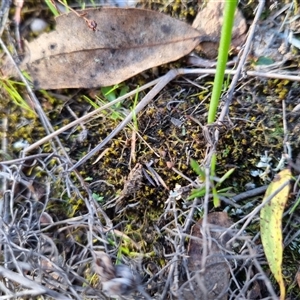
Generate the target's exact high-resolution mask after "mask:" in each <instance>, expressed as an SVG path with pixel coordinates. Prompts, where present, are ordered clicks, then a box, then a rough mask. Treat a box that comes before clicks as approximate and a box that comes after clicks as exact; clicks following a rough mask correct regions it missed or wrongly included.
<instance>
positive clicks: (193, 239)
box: [0, 0, 300, 300]
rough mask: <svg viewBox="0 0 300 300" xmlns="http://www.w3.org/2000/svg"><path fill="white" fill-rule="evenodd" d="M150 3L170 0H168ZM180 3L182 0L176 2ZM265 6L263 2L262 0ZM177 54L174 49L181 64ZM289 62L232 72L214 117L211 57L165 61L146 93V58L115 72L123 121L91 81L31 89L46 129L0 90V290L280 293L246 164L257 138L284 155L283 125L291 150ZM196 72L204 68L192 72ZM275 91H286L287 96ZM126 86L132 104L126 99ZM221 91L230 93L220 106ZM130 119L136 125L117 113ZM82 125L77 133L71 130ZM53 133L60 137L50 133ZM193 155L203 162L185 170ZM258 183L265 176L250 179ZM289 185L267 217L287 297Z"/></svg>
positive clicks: (217, 295) (108, 294)
mask: <svg viewBox="0 0 300 300" xmlns="http://www.w3.org/2000/svg"><path fill="white" fill-rule="evenodd" d="M29 2H31V1H30V0H28V1H25V5H27V4H28V3H29ZM151 2H152V1H151ZM175 2H176V3H175ZM196 2H198V1H197V0H196V1H193V3H196ZM152 3H153V5H162V6H164V7H168V8H170V7H171V8H172V9H173V8H174V9H175V6H176V5H177V3H178V1H168V5H166V3H167V2H165V3H154V2H152ZM190 3H191V1H190V0H189V1H187V2H186V1H184V0H183V1H181V3H180V6H181V7H185V6H187V7H188V6H189V5H190ZM215 3H216V2H215ZM33 4H34V5H36V3H33ZM249 5H250V6H252V5H253V9H254V8H255V5H254V4H249ZM262 5H263V4H262ZM241 6H242V7H244V5H243V4H241ZM247 6H248V5H247ZM260 6H261V4H260ZM175 12H176V9H175ZM243 12H244V11H243ZM265 12H266V13H269V9H268V8H267V7H265ZM70 14H71V13H70ZM257 15H258V19H260V17H259V16H260V15H259V14H257ZM23 17H24V16H23V15H22V18H23ZM85 17H88V16H87V15H85ZM266 18H267V19H268V17H266ZM24 19H25V18H24ZM287 19H288V18H287ZM88 20H90V21H91V22H90V23H88V24H89V25H90V27H89V26H88V24H87V23H86V22H85V20H84V19H83V18H81V17H79V16H77V21H82V23H85V30H86V32H89V33H92V34H93V33H97V30H98V28H99V21H98V20H97V21H95V23H93V21H94V19H92V18H89V19H88ZM47 21H48V20H47ZM251 22H252V15H251V18H249V16H248V18H247V24H249V25H250V24H251ZM190 23H192V20H190ZM277 25H278V24H277ZM21 27H22V22H21ZM251 27H252V26H251ZM93 29H94V30H95V32H93ZM146 31H147V32H148V31H149V29H147V30H146ZM254 31H255V30H253V32H254ZM200 35H201V36H203V35H205V34H203V33H201V34H200ZM249 36H250V35H249ZM70 37H71V36H70ZM250 40H251V39H250ZM1 41H2V40H1ZM1 45H2V44H1ZM246 48H247V47H245V49H246ZM80 51H81V50H79V52H80ZM91 51H92V50H91ZM246 52H247V51H246ZM294 54H295V53H294ZM42 59H43V58H40V60H42ZM37 61H39V59H38V60H37ZM37 61H35V63H34V65H35V64H36V63H37ZM285 63H286V62H285ZM294 63H296V57H295V56H293V64H294ZM181 64H184V62H183V61H181V62H180V67H179V68H181V67H182V66H181ZM246 64H247V65H246ZM174 65H175V68H178V65H179V62H176V64H172V67H171V68H173V67H174ZM240 65H241V66H243V69H244V70H246V69H247V68H248V66H249V64H248V61H244V62H243V63H242V64H240ZM3 67H5V66H3ZM285 67H286V69H285V70H276V71H275V72H274V73H258V72H253V71H251V70H250V71H247V72H245V73H244V76H245V77H240V76H239V82H238V83H237V85H236V87H235V88H234V97H233V99H232V102H231V105H230V107H229V108H230V110H229V111H228V113H226V114H225V118H224V119H222V120H218V122H217V123H216V124H213V125H212V126H206V115H207V110H208V109H207V108H208V106H209V101H208V99H209V96H210V92H211V77H212V76H208V74H211V75H214V74H215V70H214V69H211V70H199V69H198V70H192V69H183V68H181V69H176V70H172V71H171V74H169V75H171V76H169V77H168V76H166V77H165V76H164V77H162V78H161V79H163V80H162V81H161V83H159V85H158V88H156V90H155V93H156V94H155V93H154V91H153V90H152V91H150V93H152V96H151V97H150V96H148V97H145V98H143V97H144V92H142V90H143V91H144V89H146V87H145V86H140V81H139V79H140V78H141V77H142V79H145V78H146V79H147V81H148V79H149V78H151V75H150V76H149V77H146V76H148V75H149V73H150V72H145V73H144V74H142V75H141V76H137V77H136V78H137V79H136V78H132V80H128V81H127V82H126V83H124V84H125V85H127V87H128V90H130V89H132V88H135V87H136V86H137V85H138V86H139V87H138V88H137V89H136V90H135V91H132V92H131V93H129V94H127V95H125V97H124V98H122V97H121V98H120V99H123V102H122V104H121V105H120V106H121V107H122V112H124V116H125V119H124V120H123V121H124V122H122V124H121V126H118V124H117V122H115V119H114V120H112V118H110V114H109V113H110V111H114V110H116V112H117V113H119V112H118V111H117V107H116V105H115V103H116V102H114V100H113V102H111V103H107V104H104V105H103V106H101V108H100V109H99V108H98V109H95V107H94V106H93V101H98V100H99V98H101V97H103V95H104V93H102V91H101V90H100V89H93V91H92V92H90V91H85V90H84V91H82V90H80V91H78V90H76V91H73V90H71V91H70V90H63V91H56V92H55V93H54V92H53V93H52V92H48V91H37V92H36V95H37V98H38V99H39V101H40V103H41V106H42V107H43V110H44V114H45V115H46V116H47V117H49V119H50V121H51V123H50V124H52V125H53V127H54V130H55V131H54V132H53V133H51V135H50V134H49V132H48V131H47V130H46V131H44V130H40V127H41V126H40V121H39V120H36V119H37V118H36V119H35V121H34V122H31V118H32V117H30V116H29V115H28V114H26V113H24V111H25V109H24V108H20V107H18V106H16V105H14V103H11V102H12V101H11V98H10V97H8V96H7V94H5V96H3V95H2V94H1V96H0V105H1V118H2V119H3V121H2V122H1V125H3V126H2V127H3V132H4V133H7V134H6V139H7V142H6V144H7V145H8V147H7V149H5V147H4V148H2V152H3V153H2V161H1V162H0V179H1V184H3V185H2V190H1V199H0V201H1V202H0V208H3V210H2V212H1V218H0V242H1V250H2V251H3V255H2V256H1V263H2V264H3V266H5V267H3V268H0V272H1V275H2V278H1V280H0V298H5V299H20V300H21V299H25V298H26V299H27V298H29V297H30V298H35V297H36V298H37V297H38V298H41V299H42V298H43V299H45V300H49V299H53V298H55V299H95V298H97V299H103V300H104V299H109V298H110V299H111V298H112V297H114V298H119V299H127V300H129V299H130V300H133V299H136V300H137V299H139V300H142V299H153V300H166V299H168V300H170V299H178V300H179V299H190V298H192V299H199V298H200V297H201V299H204V298H207V299H222V300H223V299H224V300H225V299H253V300H254V299H256V300H258V299H272V300H273V299H278V295H279V294H280V290H279V288H278V284H277V282H276V280H275V278H273V275H272V274H271V268H270V266H269V262H268V261H267V259H266V255H265V254H264V252H263V249H262V241H261V238H260V236H259V233H260V221H259V212H260V209H261V208H262V207H263V204H261V202H262V201H261V199H262V197H261V196H260V195H261V193H263V190H264V189H265V188H266V186H267V185H268V183H269V182H268V181H266V182H265V181H263V179H262V178H260V177H256V178H252V177H251V176H250V175H249V173H250V171H252V170H253V169H255V170H256V168H257V162H258V161H259V160H260V158H261V156H262V155H263V153H265V150H268V151H269V152H268V153H269V156H270V157H272V162H273V163H274V164H276V162H277V161H279V160H280V157H281V155H282V152H284V155H285V150H282V148H283V146H286V145H285V142H284V141H283V136H285V137H287V138H288V140H289V142H291V143H290V147H291V148H292V149H293V152H294V151H295V152H296V154H297V153H298V152H299V146H298V145H299V126H298V123H299V122H298V115H299V114H298V113H297V111H294V110H296V108H297V106H298V105H299V101H300V99H299V97H298V95H299V90H300V88H299V83H298V82H297V81H299V80H300V77H299V72H298V70H295V69H293V70H292V72H291V69H290V68H289V67H290V65H285ZM168 68H169V66H167V71H168ZM25 69H26V68H25ZM77 69H79V67H77ZM157 69H158V73H157V74H159V75H160V74H161V73H164V74H165V73H167V71H166V66H161V67H160V68H157ZM284 72H287V73H284ZM235 73H237V74H239V72H238V71H236V70H233V71H232V70H227V73H226V74H228V75H229V76H228V81H226V83H224V93H225V94H226V91H227V87H228V85H227V84H228V83H229V82H230V75H232V74H235ZM157 74H155V77H156V75H157ZM192 74H195V75H196V76H200V75H201V76H200V77H199V78H197V79H195V75H192ZM48 75H49V74H48ZM72 75H73V76H75V73H74V74H72ZM178 75H179V76H180V77H178ZM144 76H145V77H144ZM251 76H254V78H253V77H251ZM263 76H265V78H263ZM288 76H289V77H288ZM268 77H269V79H267V78H268ZM49 78H50V75H49ZM275 78H276V79H275ZM5 80H6V79H5ZM149 80H151V79H149ZM158 81H160V79H158V80H156V81H155V82H156V83H157V82H158ZM144 82H145V80H142V84H143V83H144ZM151 84H152V85H153V82H152V83H151ZM151 84H150V85H151ZM150 85H148V88H149V86H150ZM114 88H116V89H118V87H114ZM108 89H112V88H108ZM286 90H287V91H288V92H285V91H286ZM0 93H1V92H0ZM22 93H23V95H24V94H25V93H24V90H23V91H22ZM282 93H283V94H284V93H286V94H285V96H284V97H283V98H282V97H281V96H280V95H281V94H282ZM90 94H94V95H96V97H94V98H92V100H90V101H89V103H86V102H84V101H83V100H82V95H84V97H85V98H87V95H88V96H89V95H90ZM118 94H119V91H117V92H116V95H118ZM135 94H139V96H140V98H139V99H138V101H139V103H141V102H143V103H141V104H142V105H140V106H135V105H133V106H132V100H133V99H132V98H133V97H134V96H135ZM154 94H155V95H154ZM130 95H131V96H130ZM25 96H26V95H25ZM103 98H105V97H103ZM58 99H60V100H61V102H60V101H58ZM120 99H117V100H118V101H120ZM124 99H125V100H124ZM282 99H283V100H282ZM101 100H102V99H101ZM225 102H226V97H224V98H222V102H221V104H222V106H223V104H224V103H225ZM66 103H67V104H66ZM99 103H101V105H102V103H104V101H103V102H100V101H99ZM113 103H114V104H113ZM97 105H98V103H97ZM146 105H148V106H147V107H146ZM97 107H99V105H98V106H97ZM108 107H109V108H110V109H109V110H107V111H105V112H104V111H103V110H104V108H108ZM67 108H68V109H67ZM93 109H95V110H93ZM133 110H135V112H134V111H133ZM70 111H72V112H73V113H70ZM285 111H287V113H288V114H287V115H286V114H285ZM130 112H131V113H130ZM291 112H293V113H292V114H290V113H291ZM99 115H101V116H99ZM120 115H121V114H120ZM227 117H228V118H227ZM74 119H75V120H76V121H74V122H72V121H73V120H74ZM131 119H133V120H134V125H137V126H134V127H131V126H128V127H127V126H125V125H126V124H127V123H129V122H130V120H131ZM5 120H8V122H5ZM174 120H175V121H176V122H174ZM177 121H178V122H177ZM30 122H31V123H30ZM68 122H70V123H69V124H68ZM284 122H287V127H284V125H283V124H282V123H284ZM5 124H6V126H7V124H8V127H7V128H6V127H5ZM79 125H80V126H81V127H80V126H79ZM115 126H116V127H115ZM283 127H284V129H283ZM132 128H134V130H135V131H136V132H137V136H136V137H135V139H136V140H135V143H136V144H135V146H134V147H133V146H132V144H131V143H130V137H131V138H132V136H133V135H132V130H133V129H132ZM286 128H288V129H287V130H286ZM121 129H122V130H121ZM38 130H40V131H38ZM216 130H219V131H221V134H220V139H219V140H218V142H216V141H215V140H214V137H215V135H214V133H215V132H216ZM45 132H46V133H45ZM50 132H52V130H50ZM110 132H112V133H113V134H114V135H112V136H113V138H112V136H110V137H109V133H110ZM116 132H117V133H118V135H117V136H115V135H116ZM61 133H63V134H61ZM81 133H84V136H85V138H84V139H80V138H79V136H80V135H81ZM58 134H60V135H59V140H60V141H61V143H62V144H61V145H59V144H57V143H58V141H57V140H58ZM3 135H5V134H3ZM45 135H48V136H46V138H44V137H45ZM53 137H56V138H57V139H56V140H54V139H53ZM106 137H108V138H106ZM16 140H17V141H16ZM49 141H50V142H49ZM15 142H17V143H16V144H18V145H28V144H29V145H30V146H29V147H28V148H26V149H24V150H23V151H22V152H20V150H19V149H12V147H10V146H9V145H10V144H15ZM99 143H100V144H101V143H102V146H100V148H101V147H103V148H104V147H105V148H104V149H103V150H104V151H103V152H101V155H100V156H99V160H96V161H94V163H91V160H89V161H85V162H84V163H82V161H81V164H77V167H78V166H79V165H80V168H78V169H76V168H75V165H74V164H75V162H76V161H78V160H79V159H81V158H82V157H84V155H86V153H88V151H89V150H90V149H93V148H94V147H97V145H100V144H99ZM213 143H215V144H218V145H217V148H216V149H215V152H214V153H215V155H216V157H217V161H218V165H217V169H216V172H213V173H210V172H211V171H210V170H209V167H210V166H209V156H210V154H211V153H212V152H213V151H211V150H212V148H211V146H212V145H213ZM2 144H3V145H5V139H3V140H2ZM130 147H131V149H130ZM133 148H134V149H133ZM132 149H133V151H135V153H134V154H135V155H134V157H135V159H133V160H131V159H130V158H131V157H133V156H131V154H132V153H131V151H132ZM62 150H66V151H65V153H64V152H63V151H62ZM130 150H131V151H130ZM41 152H42V153H41ZM33 153H38V154H33ZM7 155H9V156H10V157H9V158H7ZM20 156H21V157H22V158H16V157H20ZM269 156H268V157H269ZM191 158H193V159H195V160H196V161H197V162H198V163H199V165H201V168H202V167H203V173H204V174H205V175H206V176H203V177H202V178H201V176H199V175H198V176H197V178H196V179H195V177H196V176H195V174H193V172H192V170H191V164H190V161H191ZM3 159H8V160H7V161H3ZM291 159H292V158H291V157H290V158H289V160H291ZM149 162H151V164H150V163H149ZM72 164H73V166H72ZM148 164H149V165H148ZM271 164H272V163H270V161H269V160H268V169H267V170H268V172H269V173H268V176H266V177H265V178H267V177H268V178H270V179H271V178H273V176H274V173H275V172H276V173H277V171H274V169H275V165H271ZM288 164H290V162H289V161H288ZM141 166H142V167H141ZM144 166H145V167H144ZM70 168H73V169H72V172H70ZM232 168H235V172H234V173H232V174H230V176H229V178H228V181H227V180H226V183H225V186H224V188H230V192H228V193H222V194H219V192H218V191H219V190H217V196H219V199H220V207H219V208H217V209H216V207H214V206H213V196H214V195H213V193H212V191H213V186H214V182H215V183H217V182H219V183H220V184H221V183H222V188H223V184H224V183H223V182H222V177H223V175H224V174H226V173H227V172H228V170H230V169H232ZM130 170H131V171H130ZM293 173H294V171H293ZM75 176H76V177H75ZM296 176H298V175H295V177H296ZM212 177H213V178H212ZM206 178H207V179H206ZM159 179H161V180H159ZM5 181H6V182H5ZM151 181H152V183H151ZM163 182H164V183H165V186H164V185H163V184H162V183H163ZM187 184H188V185H187ZM227 185H228V186H227ZM261 185H264V187H263V188H259V187H260V186H261ZM201 186H203V187H204V193H203V194H202V195H200V196H199V197H195V198H194V199H192V200H189V196H190V195H191V190H192V189H193V188H194V189H195V188H197V187H201ZM166 187H167V188H166ZM252 188H254V190H252ZM248 189H249V190H248ZM245 190H247V192H243V191H245ZM117 191H121V193H120V195H118V192H117ZM297 193H298V195H296V194H297ZM204 194H205V195H204ZM2 195H3V197H2ZM168 195H169V196H168ZM122 196H125V197H126V198H124V197H122ZM118 197H119V198H118ZM110 199H113V202H114V204H115V202H116V200H117V203H116V204H117V205H119V207H120V208H121V210H120V211H118V213H116V211H115V209H111V208H110V206H109V203H108V202H109V200H110ZM297 199H299V187H298V186H297V184H294V187H293V193H290V195H289V199H288V200H289V201H287V203H286V209H287V213H286V214H285V215H283V216H282V218H280V217H278V215H277V217H276V222H277V223H278V220H279V219H281V220H280V221H282V224H283V228H282V229H281V228H280V230H282V236H283V237H284V238H283V244H284V247H282V249H283V250H284V251H283V263H282V272H283V274H284V284H285V285H286V294H287V297H289V299H297V297H299V295H300V292H299V287H298V285H299V282H300V280H299V278H300V276H299V270H298V265H297V264H298V262H299V253H300V250H299V248H300V247H299V233H300V231H299V216H298V215H297V210H296V208H298V204H299V203H298V202H299V200H297ZM272 200H273V199H272ZM274 200H275V199H274ZM286 200H287V198H286ZM237 201H238V204H237V203H235V202H237ZM297 203H298V204H297ZM2 204H3V206H2ZM291 204H292V205H293V208H294V213H292V211H291V209H290V207H291ZM116 210H118V209H116ZM221 210H222V211H221ZM225 211H226V212H227V213H225ZM286 216H287V217H286ZM198 220H200V221H198ZM272 222H273V221H272ZM233 224H234V225H233ZM191 225H194V226H193V227H192V229H191ZM277 228H279V227H278V226H277ZM229 239H230V241H229V242H228V240H229ZM199 279H200V280H199ZM295 285H296V286H295Z"/></svg>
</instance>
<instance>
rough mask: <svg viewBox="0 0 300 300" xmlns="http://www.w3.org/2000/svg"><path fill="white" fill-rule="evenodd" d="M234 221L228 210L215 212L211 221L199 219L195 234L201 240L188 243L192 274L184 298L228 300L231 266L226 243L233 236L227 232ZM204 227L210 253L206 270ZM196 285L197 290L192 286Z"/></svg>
mask: <svg viewBox="0 0 300 300" xmlns="http://www.w3.org/2000/svg"><path fill="white" fill-rule="evenodd" d="M232 224H233V222H232V221H231V219H230V218H229V217H228V215H227V213H225V212H214V213H210V214H208V215H207V224H206V225H205V224H204V223H203V219H201V220H200V221H198V222H197V223H196V224H195V225H194V226H193V227H192V230H191V236H193V237H194V238H198V239H191V240H190V242H189V246H188V256H189V259H188V269H189V271H190V273H191V274H190V275H191V276H192V278H191V282H186V283H185V284H184V285H182V287H181V288H180V291H179V294H180V297H182V298H181V299H192V298H193V297H195V295H196V296H197V297H198V298H197V299H207V300H215V299H220V300H226V299H227V298H228V292H227V290H228V286H229V275H230V271H229V266H228V264H227V263H226V260H225V258H224V254H225V253H224V250H223V249H222V247H224V248H227V245H226V242H228V241H229V239H230V238H231V233H225V234H224V232H225V231H226V230H227V229H228V228H229V227H230V226H231V225H232ZM203 230H206V231H207V232H208V233H209V234H208V235H207V237H206V238H207V240H206V243H207V246H208V251H207V256H206V261H205V270H204V272H203V270H202V256H203V244H204V242H203V235H202V232H203ZM201 271H202V272H201ZM190 284H191V285H192V286H193V289H194V290H193V291H192V290H191V288H190Z"/></svg>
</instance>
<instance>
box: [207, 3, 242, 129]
mask: <svg viewBox="0 0 300 300" xmlns="http://www.w3.org/2000/svg"><path fill="white" fill-rule="evenodd" d="M236 6H237V1H236V0H227V1H225V7H224V22H223V26H222V32H221V40H220V46H219V54H218V62H217V71H216V76H215V80H214V87H213V91H212V95H211V101H210V106H209V112H208V121H207V122H208V124H211V123H213V122H214V121H215V119H216V114H217V109H218V106H219V99H220V95H221V91H222V87H223V81H224V74H225V69H226V63H227V59H228V52H229V47H230V42H231V32H232V27H233V23H234V13H235V9H236Z"/></svg>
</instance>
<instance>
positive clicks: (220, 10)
mask: <svg viewBox="0 0 300 300" xmlns="http://www.w3.org/2000/svg"><path fill="white" fill-rule="evenodd" d="M224 5H225V1H221V2H220V1H212V0H211V1H208V2H207V4H206V7H205V8H204V9H202V10H201V11H199V12H198V14H197V16H196V18H195V20H194V22H193V27H194V28H195V29H197V30H198V31H199V32H200V34H201V35H202V36H209V37H210V40H206V41H204V42H203V43H201V44H200V45H199V47H197V48H196V50H197V51H201V52H202V53H204V54H205V56H206V57H207V58H210V59H214V58H216V57H217V56H218V48H219V40H220V37H221V30H222V25H223V19H224V17H223V14H224ZM246 30H247V24H246V19H245V18H244V17H243V15H242V13H241V11H240V10H239V9H238V8H237V9H236V13H235V17H234V24H233V28H232V39H231V46H232V47H233V48H234V49H236V50H237V51H238V50H239V49H240V48H241V47H242V45H243V43H244V41H245V39H246Z"/></svg>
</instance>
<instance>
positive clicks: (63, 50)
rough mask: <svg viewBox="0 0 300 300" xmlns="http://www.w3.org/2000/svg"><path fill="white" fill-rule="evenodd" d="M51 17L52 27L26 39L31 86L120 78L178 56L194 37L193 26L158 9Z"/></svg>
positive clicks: (105, 82) (95, 82) (102, 83)
mask: <svg viewBox="0 0 300 300" xmlns="http://www.w3.org/2000/svg"><path fill="white" fill-rule="evenodd" d="M79 13H80V14H81V15H84V18H86V19H88V20H89V21H90V22H96V23H97V27H96V28H95V31H93V30H92V29H91V28H89V27H88V24H87V23H86V22H85V20H84V19H83V18H82V17H79V16H78V15H76V14H75V13H74V12H70V13H68V14H65V15H61V16H59V17H58V18H57V19H56V22H57V26H56V30H55V31H53V32H50V33H45V34H43V35H41V36H40V37H39V38H37V39H36V40H34V41H33V42H31V43H29V44H28V45H27V55H26V57H25V59H24V61H23V62H22V64H21V69H27V70H28V71H29V72H30V74H31V76H32V79H33V81H34V85H35V87H36V88H43V89H59V88H79V87H84V88H91V87H99V86H109V85H113V84H117V83H119V82H122V81H124V80H126V79H128V78H130V77H132V76H134V75H136V74H138V73H140V72H142V71H144V70H146V69H149V68H152V67H155V66H158V65H161V64H164V63H167V62H170V61H174V60H177V59H179V58H180V57H182V56H184V55H186V54H188V53H189V52H191V51H192V50H193V49H194V48H195V46H196V45H197V44H198V43H199V42H200V40H201V38H200V37H199V32H198V31H197V30H195V29H194V28H192V27H191V26H189V25H188V24H186V23H184V22H181V21H179V20H176V19H173V18H171V17H169V16H167V15H164V14H161V13H159V12H155V11H151V10H143V9H134V8H130V9H122V8H101V9H88V10H84V11H80V12H79Z"/></svg>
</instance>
